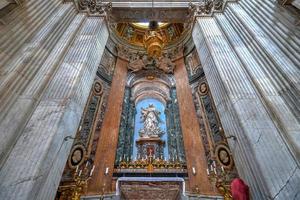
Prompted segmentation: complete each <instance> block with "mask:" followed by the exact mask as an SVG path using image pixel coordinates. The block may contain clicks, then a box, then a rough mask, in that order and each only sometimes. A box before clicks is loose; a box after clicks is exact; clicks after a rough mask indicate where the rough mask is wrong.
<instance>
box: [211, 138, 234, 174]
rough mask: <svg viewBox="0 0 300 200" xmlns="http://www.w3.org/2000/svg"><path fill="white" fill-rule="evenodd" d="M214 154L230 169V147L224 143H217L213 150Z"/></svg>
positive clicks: (231, 162)
mask: <svg viewBox="0 0 300 200" xmlns="http://www.w3.org/2000/svg"><path fill="white" fill-rule="evenodd" d="M215 156H216V158H217V161H218V162H219V163H220V164H221V165H223V167H225V168H227V169H231V168H232V166H233V159H232V156H231V153H230V149H229V148H228V146H227V145H226V144H224V143H221V144H218V145H217V147H216V150H215Z"/></svg>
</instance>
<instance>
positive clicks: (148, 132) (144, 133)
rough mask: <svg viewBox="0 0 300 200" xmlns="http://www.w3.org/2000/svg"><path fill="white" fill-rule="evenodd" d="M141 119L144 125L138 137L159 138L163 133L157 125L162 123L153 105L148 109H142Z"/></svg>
mask: <svg viewBox="0 0 300 200" xmlns="http://www.w3.org/2000/svg"><path fill="white" fill-rule="evenodd" d="M141 114H142V115H141V119H142V121H143V123H144V128H142V129H141V130H140V131H139V134H140V137H143V138H153V137H154V138H159V137H161V136H162V135H163V134H164V132H163V131H162V130H161V129H160V127H159V124H160V123H162V121H161V119H160V117H159V115H160V114H161V113H160V112H159V111H158V110H156V108H155V107H154V105H153V104H150V105H149V106H148V108H142V111H141Z"/></svg>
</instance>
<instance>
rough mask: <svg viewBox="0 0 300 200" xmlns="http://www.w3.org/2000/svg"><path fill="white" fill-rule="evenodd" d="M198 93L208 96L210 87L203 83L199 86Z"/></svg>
mask: <svg viewBox="0 0 300 200" xmlns="http://www.w3.org/2000/svg"><path fill="white" fill-rule="evenodd" d="M198 91H199V94H200V95H206V94H207V92H208V87H207V83H206V82H202V83H200V84H199V87H198Z"/></svg>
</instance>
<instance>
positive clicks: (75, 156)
mask: <svg viewBox="0 0 300 200" xmlns="http://www.w3.org/2000/svg"><path fill="white" fill-rule="evenodd" d="M85 153H86V150H85V148H84V146H83V145H82V144H77V145H75V146H73V148H72V150H71V153H70V156H69V160H68V164H69V167H70V168H76V167H77V166H78V165H81V164H82V163H83V162H84V157H85Z"/></svg>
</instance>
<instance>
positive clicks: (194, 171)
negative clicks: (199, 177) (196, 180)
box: [192, 167, 196, 175]
mask: <svg viewBox="0 0 300 200" xmlns="http://www.w3.org/2000/svg"><path fill="white" fill-rule="evenodd" d="M192 171H193V175H196V169H195V167H192Z"/></svg>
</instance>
